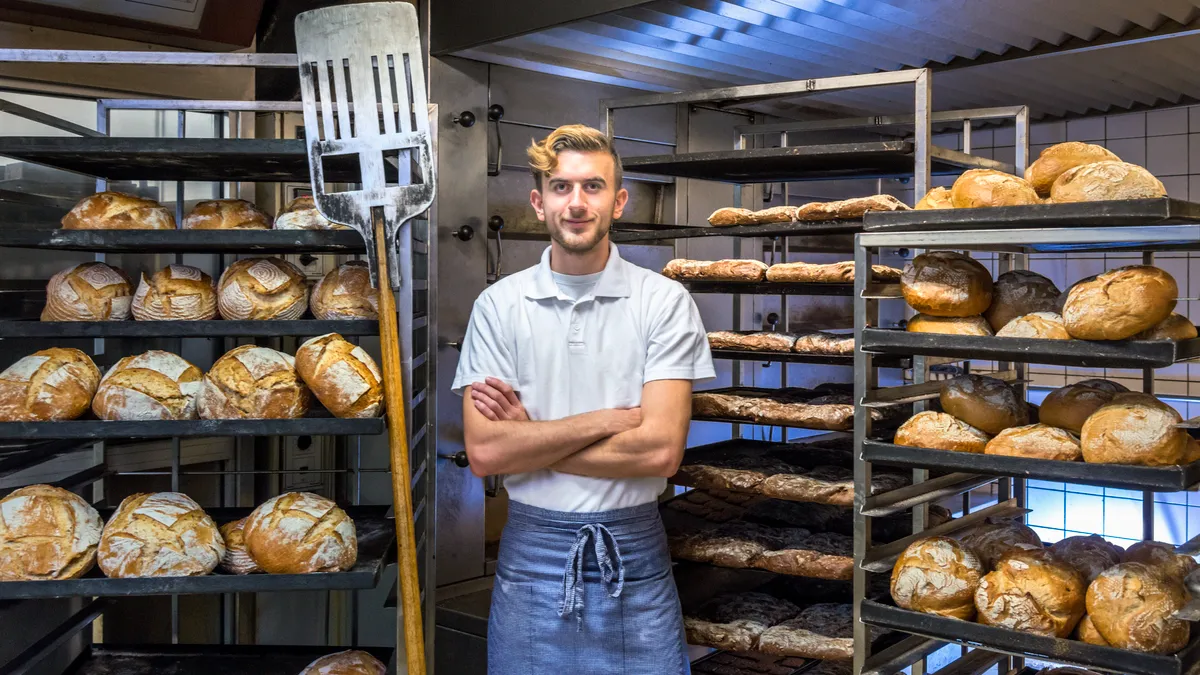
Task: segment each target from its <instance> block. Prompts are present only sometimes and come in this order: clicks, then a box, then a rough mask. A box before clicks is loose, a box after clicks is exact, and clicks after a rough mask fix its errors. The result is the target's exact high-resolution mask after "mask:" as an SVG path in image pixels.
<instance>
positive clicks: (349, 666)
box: [300, 649, 387, 675]
mask: <svg viewBox="0 0 1200 675" xmlns="http://www.w3.org/2000/svg"><path fill="white" fill-rule="evenodd" d="M386 672H387V666H385V665H383V663H381V662H380V661H379V659H377V658H375V657H374V656H371V655H370V654H368V653H366V652H364V651H362V650H359V649H348V650H346V651H344V652H338V653H336V654H329V655H328V656H322V657H321V658H319V659H317V660H316V661H313V662H312V663H310V664H308V666H307V667H305V668H304V671H303V672H301V673H300V675H384V673H386Z"/></svg>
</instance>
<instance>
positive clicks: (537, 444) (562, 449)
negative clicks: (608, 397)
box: [465, 410, 629, 476]
mask: <svg viewBox="0 0 1200 675" xmlns="http://www.w3.org/2000/svg"><path fill="white" fill-rule="evenodd" d="M622 413H626V411H620V410H596V411H593V412H588V413H583V414H581V415H572V416H571V417H564V418H562V419H558V420H552V421H544V422H543V421H508V420H500V421H493V420H483V422H482V423H481V424H477V425H474V426H476V427H478V428H477V429H474V430H470V429H469V430H468V433H467V434H466V439H465V440H466V449H467V456H468V457H469V458H470V461H471V468H472V470H473V471H474V472H475V473H476V474H478V475H481V476H487V475H493V474H513V473H525V472H527V471H535V470H537V469H544V468H546V467H548V466H550V465H552V464H554V463H555V462H557V461H559V460H560V459H562V458H563V457H566V456H567V455H570V454H572V453H575V452H578V451H579V450H580V449H582V448H585V447H587V446H589V445H592V444H593V443H595V442H597V441H600V440H602V439H605V438H608V437H610V436H612V435H613V434H615V433H618V432H620V431H622V430H624V429H628V428H629V425H628V424H625V423H623V422H622Z"/></svg>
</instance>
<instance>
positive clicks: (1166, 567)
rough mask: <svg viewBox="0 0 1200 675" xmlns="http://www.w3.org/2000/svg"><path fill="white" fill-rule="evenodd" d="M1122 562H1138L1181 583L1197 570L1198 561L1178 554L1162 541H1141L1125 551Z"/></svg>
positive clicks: (1173, 548) (1172, 547)
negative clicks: (1160, 571)
mask: <svg viewBox="0 0 1200 675" xmlns="http://www.w3.org/2000/svg"><path fill="white" fill-rule="evenodd" d="M1121 562H1136V563H1142V564H1143V565H1148V566H1150V567H1154V568H1157V569H1159V570H1162V572H1163V573H1164V574H1166V575H1168V576H1170V577H1172V578H1174V579H1178V580H1179V581H1180V583H1182V582H1183V580H1184V579H1187V577H1188V575H1189V574H1191V573H1192V572H1193V571H1195V569H1196V559H1195V558H1193V557H1192V556H1190V555H1184V554H1182V553H1176V552H1175V547H1174V546H1172V545H1170V544H1164V543H1163V542H1161V541H1139V542H1137V543H1136V544H1133V545H1132V546H1130V547H1129V549H1128V550H1126V551H1125V555H1124V556H1123V557H1122V558H1121Z"/></svg>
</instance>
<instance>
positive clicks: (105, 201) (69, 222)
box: [62, 192, 175, 230]
mask: <svg viewBox="0 0 1200 675" xmlns="http://www.w3.org/2000/svg"><path fill="white" fill-rule="evenodd" d="M62 226H63V229H64V230H173V229H175V214H174V213H173V212H172V211H171V209H168V208H166V207H164V206H163V205H162V204H159V203H158V202H156V201H154V200H153V199H143V198H142V197H135V196H134V195H128V194H125V193H124V192H97V193H96V194H94V195H91V196H88V197H84V198H83V199H81V200H79V203H78V204H76V205H75V207H74V208H72V209H71V210H70V211H68V212H67V215H65V216H63V217H62Z"/></svg>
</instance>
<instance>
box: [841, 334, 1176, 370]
mask: <svg viewBox="0 0 1200 675" xmlns="http://www.w3.org/2000/svg"><path fill="white" fill-rule="evenodd" d="M859 347H860V348H861V349H862V350H863V351H864V352H871V353H873V354H900V355H913V356H916V355H925V356H945V357H952V358H957V359H971V360H979V361H1013V362H1018V363H1041V364H1046V365H1055V366H1082V367H1085V368H1164V367H1166V366H1169V365H1171V364H1173V363H1177V362H1179V361H1188V360H1192V359H1197V358H1200V338H1194V339H1191V340H1179V341H1175V340H1108V341H1103V340H1095V341H1093V340H1041V339H1036V338H1009V337H993V336H977V335H944V334H940V333H909V332H906V331H902V330H889V329H883V328H867V329H865V330H863V332H862V337H861V338H860V341H859Z"/></svg>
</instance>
